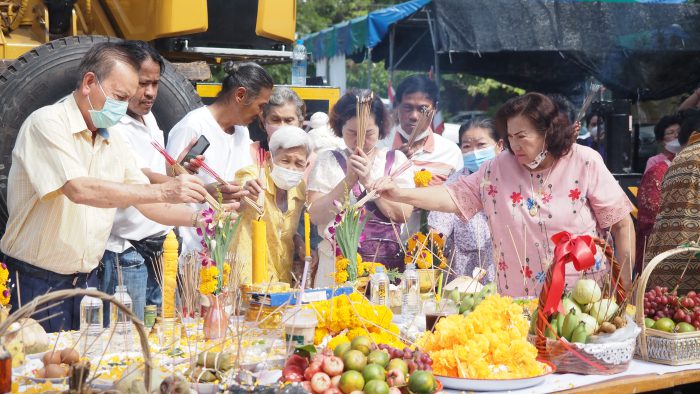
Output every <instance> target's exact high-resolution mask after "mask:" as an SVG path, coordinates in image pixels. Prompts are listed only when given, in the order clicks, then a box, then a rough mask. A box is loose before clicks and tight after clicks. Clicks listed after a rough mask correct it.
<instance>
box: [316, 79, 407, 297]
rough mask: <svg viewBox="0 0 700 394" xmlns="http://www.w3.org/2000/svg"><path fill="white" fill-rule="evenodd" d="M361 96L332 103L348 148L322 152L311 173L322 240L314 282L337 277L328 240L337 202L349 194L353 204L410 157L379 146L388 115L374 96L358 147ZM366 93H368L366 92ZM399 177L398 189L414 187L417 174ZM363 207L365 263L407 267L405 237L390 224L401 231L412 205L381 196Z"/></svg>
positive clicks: (332, 119) (338, 130) (323, 282)
mask: <svg viewBox="0 0 700 394" xmlns="http://www.w3.org/2000/svg"><path fill="white" fill-rule="evenodd" d="M357 96H360V92H348V93H346V94H345V95H344V96H343V97H341V98H340V100H338V102H337V103H336V104H335V105H334V106H333V110H332V112H331V115H330V125H331V128H332V129H333V131H334V132H335V135H337V136H338V137H342V138H343V140H344V141H345V146H347V148H345V149H336V150H330V151H325V152H322V153H320V154H319V156H318V159H317V160H316V163H314V167H313V168H312V170H311V175H310V176H309V192H308V194H309V198H308V200H309V202H310V203H311V205H310V207H309V215H311V221H312V222H313V223H314V224H316V225H318V230H319V233H322V237H323V238H324V241H322V242H321V243H320V244H319V247H318V250H319V266H318V271H317V273H316V280H315V282H314V284H315V285H316V286H330V285H332V284H333V281H334V279H333V272H334V271H335V253H334V251H333V249H332V248H331V244H330V242H329V241H328V239H329V238H330V233H329V232H328V227H329V226H330V225H332V224H333V221H334V219H335V215H336V213H337V209H336V207H335V204H334V201H341V202H342V201H345V200H346V199H348V198H349V200H350V201H349V203H350V204H354V203H355V202H356V201H357V200H358V199H361V198H362V195H363V193H364V192H365V190H366V188H367V187H368V186H369V185H370V184H371V183H372V182H374V181H375V180H376V179H379V178H380V177H382V176H384V175H387V174H389V173H395V172H396V170H397V169H399V168H400V167H401V166H402V165H403V164H404V163H406V162H407V161H408V159H407V158H406V156H405V155H404V154H403V153H401V151H398V150H392V151H387V150H386V149H383V148H379V147H377V142H378V141H379V139H380V138H383V137H384V135H385V134H386V133H387V131H388V130H389V129H390V127H391V126H390V124H389V122H390V121H389V113H388V111H387V109H386V108H385V107H384V104H382V102H381V100H380V99H379V97H378V96H377V95H376V94H375V95H374V99H373V100H372V102H371V105H370V116H369V119H368V121H367V124H366V130H365V133H366V134H365V141H364V146H358V143H357V131H358V130H357V128H358V122H357V115H356V113H357V112H356V104H357ZM362 96H364V97H366V96H367V92H364V94H362ZM395 181H396V183H397V184H398V185H400V187H413V174H412V173H411V171H405V172H403V173H402V174H400V175H399V176H397V177H396V179H395ZM364 207H365V209H366V210H367V212H368V215H369V220H368V222H367V225H366V226H365V230H364V232H363V236H364V237H365V239H364V241H363V242H361V246H360V249H359V250H358V253H360V255H362V258H363V260H365V261H377V262H381V263H383V264H384V265H385V266H387V267H388V268H399V269H401V270H403V266H404V264H403V255H402V253H401V245H400V243H401V241H400V240H397V239H396V235H395V234H396V233H395V232H394V229H393V228H392V223H391V222H392V221H393V222H394V223H396V230H397V231H400V230H401V229H400V226H401V223H404V222H405V221H406V218H408V217H410V216H411V210H412V207H411V206H409V205H406V204H402V203H397V202H393V201H388V200H385V199H383V198H378V199H376V200H374V201H370V202H368V203H367V204H365V206H364Z"/></svg>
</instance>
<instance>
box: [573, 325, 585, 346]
mask: <svg viewBox="0 0 700 394" xmlns="http://www.w3.org/2000/svg"><path fill="white" fill-rule="evenodd" d="M586 339H588V333H586V325H585V324H584V323H583V322H581V323H579V325H577V326H576V328H575V329H574V332H573V333H572V334H571V341H570V342H578V343H586Z"/></svg>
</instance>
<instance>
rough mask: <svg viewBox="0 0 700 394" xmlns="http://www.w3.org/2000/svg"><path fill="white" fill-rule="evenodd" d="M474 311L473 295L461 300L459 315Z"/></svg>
mask: <svg viewBox="0 0 700 394" xmlns="http://www.w3.org/2000/svg"><path fill="white" fill-rule="evenodd" d="M472 309H474V294H467V295H466V296H464V298H462V303H461V304H460V306H459V313H464V312H466V311H471V310H472Z"/></svg>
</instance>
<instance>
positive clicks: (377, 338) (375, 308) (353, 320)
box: [307, 292, 405, 349]
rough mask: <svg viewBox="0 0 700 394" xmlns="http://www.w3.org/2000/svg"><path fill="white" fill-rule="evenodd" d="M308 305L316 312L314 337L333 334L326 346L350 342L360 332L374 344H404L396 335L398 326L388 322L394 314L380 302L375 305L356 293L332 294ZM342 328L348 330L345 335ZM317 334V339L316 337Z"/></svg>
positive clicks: (395, 345) (330, 346)
mask: <svg viewBox="0 0 700 394" xmlns="http://www.w3.org/2000/svg"><path fill="white" fill-rule="evenodd" d="M307 308H310V309H312V310H314V311H316V316H317V318H318V324H317V326H316V333H315V339H318V340H319V343H320V340H321V339H322V338H323V337H325V336H326V335H333V336H334V338H333V339H332V340H331V343H330V344H329V345H328V347H329V348H331V349H333V348H335V345H337V344H339V343H342V342H345V341H347V342H349V341H350V340H352V339H353V338H355V337H357V336H361V335H362V336H369V337H371V338H372V339H373V340H374V342H376V343H385V344H387V345H391V346H394V347H400V348H403V346H405V345H404V344H403V342H401V341H400V340H399V339H398V338H397V336H396V335H398V333H399V328H398V327H397V326H396V325H395V324H393V323H392V322H391V319H392V318H393V316H394V314H393V313H392V312H391V309H389V308H387V307H386V306H382V305H374V304H372V303H370V302H369V301H368V300H367V299H366V298H365V297H364V296H362V295H361V294H359V293H357V292H355V293H352V294H350V295H349V296H347V295H341V296H337V297H333V298H332V299H331V300H329V301H318V302H314V303H312V306H308V307H307ZM331 309H332V311H331ZM331 313H332V316H331ZM345 330H347V332H346V333H345V334H340V333H341V332H342V331H345ZM391 333H394V334H396V335H392V334H391ZM319 336H320V338H317V337H319ZM338 337H341V338H338ZM342 337H344V338H342ZM336 338H338V339H336Z"/></svg>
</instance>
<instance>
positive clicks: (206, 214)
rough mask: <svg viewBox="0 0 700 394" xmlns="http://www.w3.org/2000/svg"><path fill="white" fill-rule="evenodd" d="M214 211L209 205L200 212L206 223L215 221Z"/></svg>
mask: <svg viewBox="0 0 700 394" xmlns="http://www.w3.org/2000/svg"><path fill="white" fill-rule="evenodd" d="M214 213H215V212H214V210H213V209H212V208H211V207H209V208H207V209H203V210H202V212H200V215H202V219H204V221H205V222H206V223H211V222H213V221H214Z"/></svg>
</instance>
